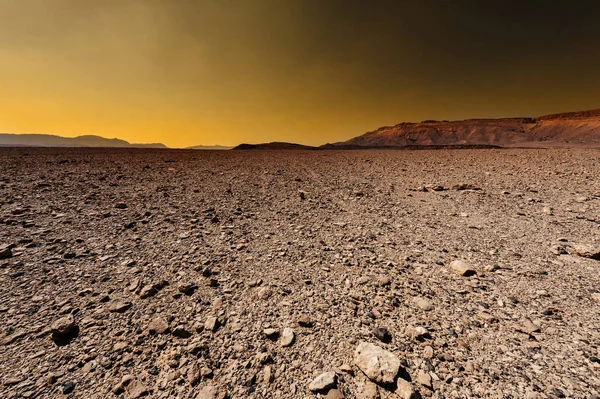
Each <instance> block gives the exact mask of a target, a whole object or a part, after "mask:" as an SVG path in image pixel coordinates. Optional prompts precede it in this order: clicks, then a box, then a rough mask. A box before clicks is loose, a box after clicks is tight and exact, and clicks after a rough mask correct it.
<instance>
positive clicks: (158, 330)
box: [148, 317, 169, 334]
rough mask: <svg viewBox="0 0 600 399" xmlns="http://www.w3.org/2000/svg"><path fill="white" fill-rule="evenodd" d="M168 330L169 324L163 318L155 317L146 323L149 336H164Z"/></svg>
mask: <svg viewBox="0 0 600 399" xmlns="http://www.w3.org/2000/svg"><path fill="white" fill-rule="evenodd" d="M168 330H169V323H167V321H166V320H165V319H164V318H163V317H155V318H154V319H152V321H150V323H148V331H149V332H150V334H165V333H166V332H168Z"/></svg>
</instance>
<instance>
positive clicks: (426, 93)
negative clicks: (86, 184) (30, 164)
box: [0, 0, 600, 147]
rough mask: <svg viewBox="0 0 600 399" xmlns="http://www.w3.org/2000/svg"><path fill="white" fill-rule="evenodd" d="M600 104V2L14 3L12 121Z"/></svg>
mask: <svg viewBox="0 0 600 399" xmlns="http://www.w3.org/2000/svg"><path fill="white" fill-rule="evenodd" d="M593 108H600V2H598V1H586V0H577V1H574V0H571V1H551V0H540V1H524V0H521V1H516V0H514V1H513V0H499V1H495V0H477V1H476V0H473V1H464V0H413V1H402V0H394V1H382V0H379V1H378V0H373V1H366V0H361V1H355V0H197V1H193V0H94V1H83V0H51V1H48V0H0V131H1V132H10V133H52V134H59V135H62V136H67V137H73V136H77V135H82V134H96V135H100V136H103V137H109V138H112V137H118V138H121V139H124V140H127V141H130V142H136V143H153V142H161V143H164V144H166V145H168V146H170V147H185V146H192V145H213V144H221V145H236V144H239V143H242V142H245V143H262V142H269V141H290V142H297V143H302V144H308V145H320V144H324V143H328V142H337V141H343V140H346V139H349V138H352V137H354V136H357V135H360V134H362V133H365V132H367V131H371V130H375V129H377V128H378V127H380V126H388V125H394V124H397V123H400V122H404V121H414V122H417V121H420V120H425V119H438V120H444V119H449V120H454V119H465V118H486V117H512V116H538V115H544V114H550V113H557V112H565V111H579V110H586V109H593Z"/></svg>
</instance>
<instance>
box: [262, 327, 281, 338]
mask: <svg viewBox="0 0 600 399" xmlns="http://www.w3.org/2000/svg"><path fill="white" fill-rule="evenodd" d="M263 334H265V336H266V337H267V338H269V339H277V336H278V335H279V330H278V329H276V328H265V329H264V330H263Z"/></svg>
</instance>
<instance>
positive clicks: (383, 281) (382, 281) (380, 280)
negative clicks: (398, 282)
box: [377, 275, 392, 287]
mask: <svg viewBox="0 0 600 399" xmlns="http://www.w3.org/2000/svg"><path fill="white" fill-rule="evenodd" d="M391 283H392V279H391V278H390V276H387V275H381V276H378V277H377V284H378V285H379V286H381V287H385V286H387V285H390V284H391Z"/></svg>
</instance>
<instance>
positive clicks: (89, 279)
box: [0, 148, 600, 399]
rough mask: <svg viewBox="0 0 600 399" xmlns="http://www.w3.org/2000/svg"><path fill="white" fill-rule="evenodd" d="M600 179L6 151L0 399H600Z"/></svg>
mask: <svg viewBox="0 0 600 399" xmlns="http://www.w3.org/2000/svg"><path fill="white" fill-rule="evenodd" d="M598 176H600V151H598V150H585V149H476V150H473V149H462V150H417V151H401V150H356V151H334V150H331V151H327V150H324V151H294V150H289V151H285V150H283V151H268V150H264V151H262V150H256V151H251V150H250V151H192V150H160V149H82V148H78V149H52V148H46V149H41V148H38V149H36V148H3V149H0V258H1V259H0V279H1V280H0V320H1V331H0V336H1V337H0V397H2V398H11V399H12V398H96V399H100V398H139V397H148V398H182V399H183V398H186V399H187V398H190V399H193V398H196V399H207V398H227V397H229V398H319V397H320V398H323V397H325V398H329V399H332V398H362V399H374V398H384V399H386V398H405V399H407V398H417V397H423V398H439V399H441V398H448V399H450V398H528V399H535V398H594V397H599V395H600V360H599V358H600V349H599V346H600V273H599V271H600V260H598V258H600V229H599V228H600V179H599V177H598Z"/></svg>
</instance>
